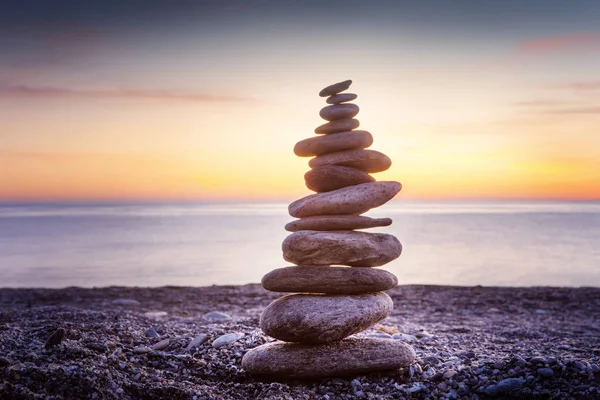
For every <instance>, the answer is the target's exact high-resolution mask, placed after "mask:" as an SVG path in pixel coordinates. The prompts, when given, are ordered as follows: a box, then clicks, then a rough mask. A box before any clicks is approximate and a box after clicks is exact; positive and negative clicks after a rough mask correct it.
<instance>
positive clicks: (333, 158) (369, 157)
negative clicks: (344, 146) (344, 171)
mask: <svg viewBox="0 0 600 400" xmlns="http://www.w3.org/2000/svg"><path fill="white" fill-rule="evenodd" d="M324 165H342V166H345V167H353V168H357V169H360V170H362V171H365V172H382V171H385V170H387V169H389V168H390V166H391V165H392V160H390V158H389V157H388V156H386V155H385V154H383V153H380V152H378V151H375V150H365V149H357V150H345V151H337V152H335V153H326V154H322V155H320V156H317V157H315V158H313V159H311V160H310V161H309V162H308V166H309V167H311V168H316V167H322V166H324Z"/></svg>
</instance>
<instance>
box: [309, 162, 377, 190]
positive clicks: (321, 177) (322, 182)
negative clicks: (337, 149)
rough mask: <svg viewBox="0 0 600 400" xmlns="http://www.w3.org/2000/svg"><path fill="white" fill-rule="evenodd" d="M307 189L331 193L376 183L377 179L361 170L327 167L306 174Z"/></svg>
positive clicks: (335, 166)
mask: <svg viewBox="0 0 600 400" xmlns="http://www.w3.org/2000/svg"><path fill="white" fill-rule="evenodd" d="M304 181H305V183H306V187H307V188H309V189H310V190H314V191H315V192H318V193H322V192H331V191H332V190H337V189H342V188H345V187H347V186H354V185H359V184H361V183H367V182H375V178H373V177H372V176H371V175H369V174H368V173H367V172H364V171H361V170H360V169H356V168H351V167H343V166H341V165H325V166H323V167H317V168H313V169H311V170H310V171H308V172H307V173H305V174H304Z"/></svg>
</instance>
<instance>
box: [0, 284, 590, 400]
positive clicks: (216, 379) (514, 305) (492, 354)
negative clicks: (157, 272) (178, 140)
mask: <svg viewBox="0 0 600 400" xmlns="http://www.w3.org/2000/svg"><path fill="white" fill-rule="evenodd" d="M388 293H389V294H390V295H391V296H392V298H393V299H394V303H395V307H396V308H395V310H394V312H393V314H392V315H391V316H390V317H389V318H387V319H386V320H384V321H383V322H382V323H381V324H379V325H377V326H376V327H375V328H373V329H370V330H368V331H366V332H365V333H364V334H361V335H375V336H383V337H390V340H405V341H407V342H410V343H411V344H412V345H413V346H414V348H415V350H416V352H417V354H418V361H417V362H416V363H414V364H413V365H411V366H410V367H409V368H406V369H403V370H399V371H392V372H386V373H379V374H372V375H368V376H356V377H349V378H333V379H325V380H321V381H311V382H308V381H305V382H298V381H296V382H260V381H257V380H255V379H253V378H251V377H250V376H248V375H247V374H246V373H245V372H244V371H243V370H241V368H240V364H241V358H242V356H243V355H244V353H245V352H246V351H247V350H249V349H251V348H253V347H255V346H258V345H260V344H263V343H266V342H267V341H269V340H271V339H270V338H268V337H265V336H264V335H263V334H262V333H261V332H260V330H258V328H257V325H258V317H259V315H260V312H261V310H262V309H263V308H264V307H265V306H266V305H267V304H268V303H269V302H270V301H272V300H273V299H275V298H277V297H279V296H278V295H277V294H275V293H270V292H266V291H265V290H263V289H262V288H261V287H260V286H259V285H245V286H212V287H204V288H179V287H163V288H122V287H109V288H101V289H81V288H66V289H60V290H51V289H0V398H2V399H13V398H15V399H17V398H18V399H34V398H35V399H38V398H40V399H62V398H69V399H74V398H95V399H105V398H106V399H113V398H115V399H132V398H133V399H135V398H147V399H164V398H169V399H254V398H257V399H356V398H362V399H404V398H406V399H426V398H436V399H437V398H450V399H458V398H465V399H478V398H479V399H481V398H510V399H596V398H598V399H600V339H599V337H600V288H579V289H572V288H488V287H443V286H399V287H397V288H395V289H393V290H390V291H389V292H388ZM207 313H210V314H208V315H207ZM224 335H226V336H224ZM386 335H387V336H386ZM392 335H393V337H395V338H397V339H394V338H391V337H392ZM217 339H218V340H217ZM192 342H193V343H192Z"/></svg>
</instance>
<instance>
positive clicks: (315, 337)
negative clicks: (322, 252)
mask: <svg viewBox="0 0 600 400" xmlns="http://www.w3.org/2000/svg"><path fill="white" fill-rule="evenodd" d="M393 308H394V303H393V301H392V299H391V298H390V296H388V295H387V294H385V293H383V292H378V293H366V294H357V295H324V294H305V293H298V294H291V295H287V296H283V297H280V298H278V299H277V300H275V301H273V302H272V303H271V304H269V305H268V306H267V308H265V309H264V311H263V313H262V314H261V316H260V328H261V329H262V330H263V332H264V333H265V334H267V335H269V336H271V337H274V338H276V339H279V340H284V341H286V342H298V343H313V344H316V343H331V342H335V341H338V340H342V339H344V338H346V337H348V336H350V335H352V334H354V333H357V332H360V331H363V330H365V329H367V328H369V327H370V326H373V325H374V324H376V323H377V322H379V321H381V320H382V319H384V318H385V317H387V316H388V315H390V313H391V312H392V309H393Z"/></svg>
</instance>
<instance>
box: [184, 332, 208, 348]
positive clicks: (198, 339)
mask: <svg viewBox="0 0 600 400" xmlns="http://www.w3.org/2000/svg"><path fill="white" fill-rule="evenodd" d="M208 339H209V336H208V335H207V334H206V333H200V334H199V335H197V336H196V337H195V338H193V339H192V341H191V342H190V344H188V345H187V347H186V348H185V351H190V350H193V349H195V348H196V347H198V346H200V345H201V344H202V343H204V342H206V341H208Z"/></svg>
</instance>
